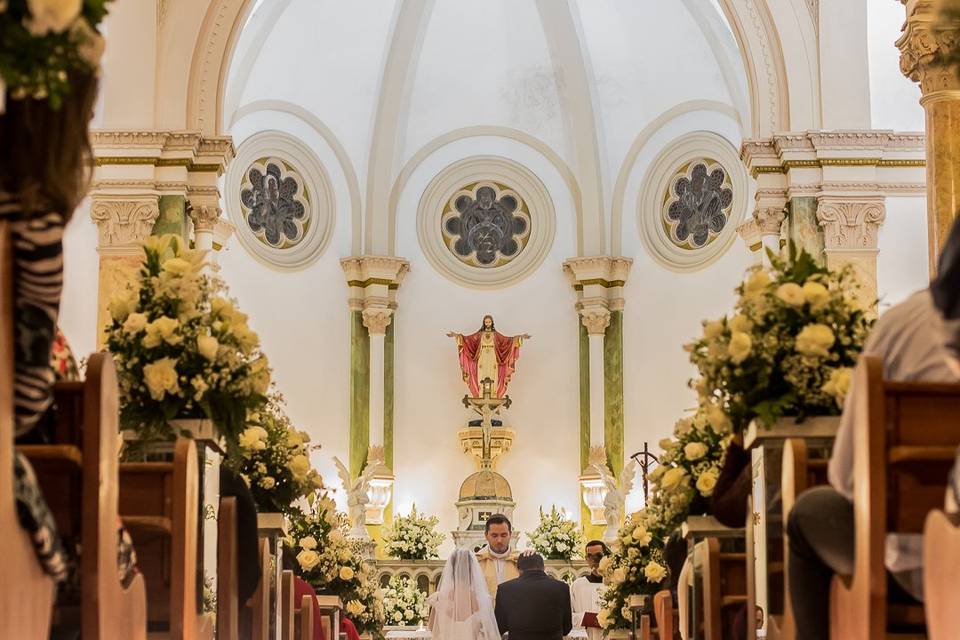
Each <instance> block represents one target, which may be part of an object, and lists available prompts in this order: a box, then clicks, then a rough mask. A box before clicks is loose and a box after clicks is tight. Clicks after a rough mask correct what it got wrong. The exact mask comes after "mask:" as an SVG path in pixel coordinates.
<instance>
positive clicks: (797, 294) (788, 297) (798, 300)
mask: <svg viewBox="0 0 960 640" xmlns="http://www.w3.org/2000/svg"><path fill="white" fill-rule="evenodd" d="M777 297H778V298H779V299H780V300H782V301H783V302H785V303H786V304H788V305H790V306H791V307H802V306H803V303H804V302H806V299H805V298H804V296H803V287H801V286H800V285H798V284H797V283H795V282H787V283H784V284H782V285H780V286H779V287H777Z"/></svg>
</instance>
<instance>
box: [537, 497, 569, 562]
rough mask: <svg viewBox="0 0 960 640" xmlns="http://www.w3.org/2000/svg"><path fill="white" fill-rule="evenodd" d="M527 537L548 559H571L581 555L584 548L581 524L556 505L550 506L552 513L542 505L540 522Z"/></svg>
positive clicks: (538, 551)
mask: <svg viewBox="0 0 960 640" xmlns="http://www.w3.org/2000/svg"><path fill="white" fill-rule="evenodd" d="M527 539H528V540H529V541H530V545H531V546H532V547H533V548H534V549H535V550H536V552H537V553H539V554H540V555H541V556H543V557H544V558H547V559H548V560H570V559H571V558H573V557H576V556H579V555H580V550H581V549H582V548H583V533H582V532H581V531H580V526H579V525H578V524H577V523H576V522H575V521H573V520H571V519H570V518H568V517H567V516H566V514H565V513H564V512H563V511H557V508H556V506H551V507H550V513H544V512H543V507H540V523H539V524H538V525H537V528H536V529H534V530H533V531H531V532H529V533H527Z"/></svg>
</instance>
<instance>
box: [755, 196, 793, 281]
mask: <svg viewBox="0 0 960 640" xmlns="http://www.w3.org/2000/svg"><path fill="white" fill-rule="evenodd" d="M785 218H786V213H785V212H784V208H783V205H780V206H772V207H762V208H757V209H755V210H754V212H753V219H754V220H755V221H756V223H757V226H758V227H759V228H760V244H761V246H760V254H761V255H760V259H761V261H762V264H763V265H764V266H767V267H769V266H770V257H769V255H768V254H767V250H768V249H769V250H770V251H772V252H773V254H774V255H777V254H779V253H780V238H781V226H782V225H783V221H784V219H785Z"/></svg>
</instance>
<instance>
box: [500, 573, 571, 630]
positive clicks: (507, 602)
mask: <svg viewBox="0 0 960 640" xmlns="http://www.w3.org/2000/svg"><path fill="white" fill-rule="evenodd" d="M496 614H497V626H499V627H500V633H508V632H509V633H510V638H509V640H561V639H562V638H563V636H565V635H567V634H568V633H570V630H571V629H572V628H573V618H572V615H571V611H570V587H568V586H567V585H566V583H564V582H560V581H559V580H554V579H553V578H551V577H550V576H548V575H547V574H546V573H544V572H543V571H526V572H524V573H523V575H521V576H520V577H519V578H516V579H514V580H508V581H507V582H504V583H503V584H501V585H500V587H499V588H498V589H497V605H496Z"/></svg>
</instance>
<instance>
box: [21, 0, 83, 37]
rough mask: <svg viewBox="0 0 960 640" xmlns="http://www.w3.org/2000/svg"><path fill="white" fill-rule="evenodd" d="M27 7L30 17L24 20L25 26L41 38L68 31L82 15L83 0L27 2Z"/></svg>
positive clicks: (37, 0) (34, 0) (35, 0)
mask: <svg viewBox="0 0 960 640" xmlns="http://www.w3.org/2000/svg"><path fill="white" fill-rule="evenodd" d="M27 7H28V8H29V9H30V17H29V18H27V19H25V20H24V23H25V24H24V26H25V27H26V28H27V30H28V31H30V34H31V35H33V36H35V37H39V36H45V35H47V34H48V33H50V32H51V31H52V32H54V33H63V32H64V31H66V30H67V28H69V27H70V25H72V24H73V22H74V21H75V20H76V19H77V16H79V15H80V10H81V9H82V8H83V0H27Z"/></svg>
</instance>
